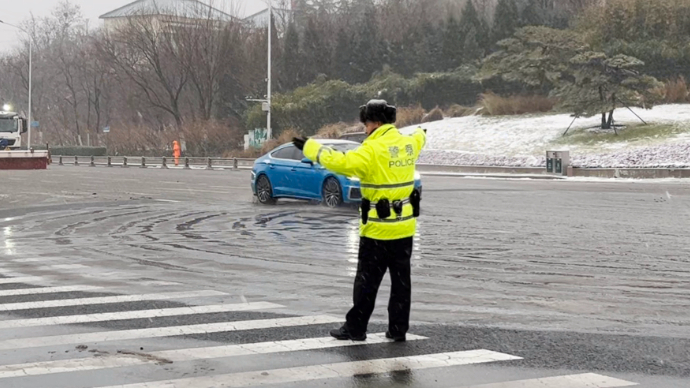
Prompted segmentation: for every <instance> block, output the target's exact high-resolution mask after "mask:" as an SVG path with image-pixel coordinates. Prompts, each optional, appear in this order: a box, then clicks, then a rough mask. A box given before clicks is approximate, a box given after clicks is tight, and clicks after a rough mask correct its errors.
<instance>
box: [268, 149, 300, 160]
mask: <svg viewBox="0 0 690 388" xmlns="http://www.w3.org/2000/svg"><path fill="white" fill-rule="evenodd" d="M295 151H299V150H298V149H297V147H294V146H289V147H285V148H281V149H279V150H278V151H276V152H274V153H272V154H271V156H272V157H274V158H277V159H288V160H292V159H294V154H295Z"/></svg>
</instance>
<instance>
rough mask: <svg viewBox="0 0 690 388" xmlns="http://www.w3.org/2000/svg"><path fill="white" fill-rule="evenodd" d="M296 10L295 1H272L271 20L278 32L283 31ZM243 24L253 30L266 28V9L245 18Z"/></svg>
mask: <svg viewBox="0 0 690 388" xmlns="http://www.w3.org/2000/svg"><path fill="white" fill-rule="evenodd" d="M297 10H298V6H297V1H296V0H277V1H276V0H274V2H273V18H274V19H275V24H276V28H278V30H279V31H285V30H286V29H287V26H288V24H290V22H291V21H292V20H293V18H294V14H295V12H297ZM244 22H245V23H246V24H247V25H249V26H252V27H254V28H266V26H268V8H265V9H264V10H262V11H259V12H257V13H255V14H253V15H249V16H247V17H245V18H244Z"/></svg>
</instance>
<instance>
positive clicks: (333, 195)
mask: <svg viewBox="0 0 690 388" xmlns="http://www.w3.org/2000/svg"><path fill="white" fill-rule="evenodd" d="M342 203H343V189H342V188H341V187H340V182H338V180H337V179H335V178H333V177H328V178H327V179H326V181H325V182H324V183H323V204H324V206H327V207H331V208H334V207H338V206H340V205H342Z"/></svg>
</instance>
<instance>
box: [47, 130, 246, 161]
mask: <svg viewBox="0 0 690 388" xmlns="http://www.w3.org/2000/svg"><path fill="white" fill-rule="evenodd" d="M107 135H108V139H107V140H108V143H107V144H108V154H110V155H127V156H172V143H173V141H174V140H178V141H184V145H185V150H184V154H185V155H186V156H198V157H205V156H219V155H223V153H224V152H225V151H226V150H229V149H235V148H238V147H240V146H241V144H242V142H243V140H244V139H243V135H244V133H243V131H242V130H241V128H240V126H239V125H238V124H237V123H236V122H235V123H233V122H231V121H230V122H221V121H197V122H186V123H184V124H183V127H182V129H181V130H180V131H177V130H166V131H162V130H158V129H153V128H149V127H144V126H127V127H125V126H116V127H113V128H112V129H111V132H110V133H109V134H107ZM53 154H55V152H54V151H53Z"/></svg>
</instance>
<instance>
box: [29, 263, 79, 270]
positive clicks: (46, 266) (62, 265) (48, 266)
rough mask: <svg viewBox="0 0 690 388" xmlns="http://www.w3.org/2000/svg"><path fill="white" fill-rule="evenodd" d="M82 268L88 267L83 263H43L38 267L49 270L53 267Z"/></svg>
mask: <svg viewBox="0 0 690 388" xmlns="http://www.w3.org/2000/svg"><path fill="white" fill-rule="evenodd" d="M82 268H88V266H86V265H84V264H53V265H45V266H42V267H38V270H39V271H50V270H54V269H82Z"/></svg>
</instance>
